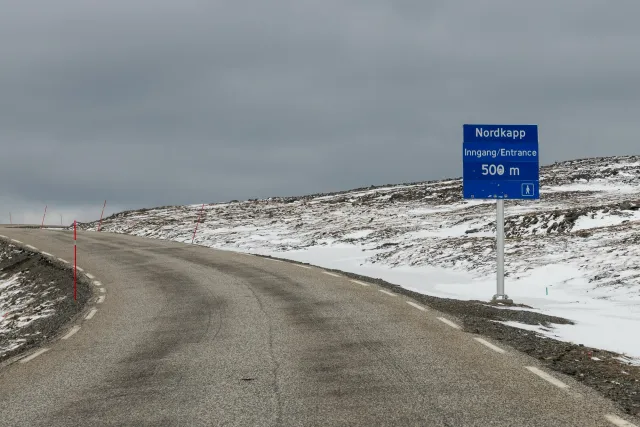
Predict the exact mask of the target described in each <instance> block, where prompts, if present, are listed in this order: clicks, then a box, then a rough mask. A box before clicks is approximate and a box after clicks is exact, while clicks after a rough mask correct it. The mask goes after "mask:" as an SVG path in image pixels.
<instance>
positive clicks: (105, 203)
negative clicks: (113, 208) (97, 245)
mask: <svg viewBox="0 0 640 427" xmlns="http://www.w3.org/2000/svg"><path fill="white" fill-rule="evenodd" d="M105 206H107V201H106V200H105V201H104V205H102V213H101V214H100V224H98V231H100V227H102V215H104V207H105Z"/></svg>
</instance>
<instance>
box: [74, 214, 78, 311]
mask: <svg viewBox="0 0 640 427" xmlns="http://www.w3.org/2000/svg"><path fill="white" fill-rule="evenodd" d="M76 234H77V233H76V220H75V219H74V220H73V300H74V301H77V299H78V298H77V284H76V283H77V281H78V251H77V249H78V248H77V246H76Z"/></svg>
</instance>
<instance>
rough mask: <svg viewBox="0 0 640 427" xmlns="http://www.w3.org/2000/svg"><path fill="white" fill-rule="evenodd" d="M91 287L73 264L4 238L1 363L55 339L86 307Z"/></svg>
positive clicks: (0, 282) (0, 267)
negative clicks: (75, 282)
mask: <svg viewBox="0 0 640 427" xmlns="http://www.w3.org/2000/svg"><path fill="white" fill-rule="evenodd" d="M89 296H90V287H89V286H88V284H87V283H86V282H84V281H82V280H81V281H80V282H79V285H78V293H77V297H78V299H77V301H74V300H73V272H72V271H71V269H70V268H69V267H68V266H66V265H63V264H62V263H59V262H58V261H54V260H52V259H50V258H46V257H44V256H42V255H40V254H38V253H35V252H32V251H29V250H27V249H24V248H22V247H20V246H18V245H15V244H13V243H10V242H8V241H5V240H2V239H0V363H2V362H3V361H6V360H8V359H10V358H12V357H13V356H16V355H19V354H20V353H22V352H24V351H26V350H28V349H30V348H32V347H35V346H37V345H40V344H42V343H44V342H47V341H49V340H51V339H52V338H53V337H55V336H56V334H57V333H58V332H59V330H60V328H61V327H63V326H64V325H65V324H66V323H67V322H69V321H71V320H72V319H74V318H75V316H77V315H78V313H80V312H81V311H82V309H83V308H84V304H85V302H86V301H87V300H88V298H89Z"/></svg>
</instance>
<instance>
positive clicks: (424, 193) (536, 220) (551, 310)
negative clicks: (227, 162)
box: [86, 156, 640, 357]
mask: <svg viewBox="0 0 640 427" xmlns="http://www.w3.org/2000/svg"><path fill="white" fill-rule="evenodd" d="M541 197H542V198H541V200H539V201H507V202H506V203H505V211H506V212H505V217H506V235H507V243H506V275H507V277H506V279H505V282H506V291H507V294H508V295H509V296H510V297H511V298H513V299H515V300H516V301H517V302H520V303H524V304H528V305H530V306H532V307H535V308H536V310H538V311H540V312H542V313H545V314H550V315H556V316H560V317H566V318H568V319H571V320H574V321H575V322H576V325H554V328H553V329H552V331H551V332H548V333H547V335H548V336H552V337H553V338H555V339H561V340H567V341H572V342H577V343H581V344H585V345H587V346H592V347H599V348H603V349H609V350H613V351H616V352H620V353H625V354H628V355H631V356H636V357H640V340H630V339H629V337H630V334H629V333H628V332H627V333H626V334H625V333H624V332H623V331H633V330H638V328H639V327H640V233H639V231H640V157H638V156H628V157H615V158H598V159H583V160H575V161H570V162H563V163H558V164H554V165H551V166H548V167H544V168H542V170H541ZM494 203H495V202H491V201H465V200H462V199H461V182H460V180H448V181H440V182H426V183H421V184H411V185H401V186H385V187H382V188H369V189H358V190H354V191H351V192H344V193H339V194H328V195H316V196H307V197H299V198H275V197H274V198H270V199H267V200H254V201H246V202H238V203H235V202H234V203H225V204H219V205H216V204H213V205H206V209H205V213H204V215H203V220H202V223H201V224H200V225H199V227H198V233H197V236H196V240H195V243H196V244H199V245H205V246H209V247H214V248H220V249H228V250H235V251H243V252H251V253H259V254H266V255H274V256H278V257H281V258H288V259H292V260H298V261H304V262H309V263H312V264H316V265H319V266H322V267H328V268H337V269H341V270H345V271H350V272H354V273H360V274H364V275H368V276H373V277H380V278H383V279H385V280H387V281H389V282H392V283H396V284H398V285H400V286H403V287H405V288H408V289H412V290H415V291H418V292H422V293H425V294H429V295H434V296H442V297H448V298H458V299H480V300H489V299H490V298H491V297H492V296H493V294H494V293H495V204H494ZM200 207H201V205H192V206H176V207H164V208H158V209H150V210H143V211H132V212H125V213H120V214H117V215H115V216H112V217H110V218H107V219H106V220H104V221H103V224H102V229H103V230H104V231H111V232H117V233H130V234H134V235H138V236H146V237H152V238H161V239H171V240H175V241H180V242H186V243H190V242H191V237H192V234H193V228H194V225H195V222H196V220H197V218H198V215H199V212H200ZM96 226H97V224H89V225H87V226H86V228H88V229H92V230H95V228H96ZM514 326H515V325H514Z"/></svg>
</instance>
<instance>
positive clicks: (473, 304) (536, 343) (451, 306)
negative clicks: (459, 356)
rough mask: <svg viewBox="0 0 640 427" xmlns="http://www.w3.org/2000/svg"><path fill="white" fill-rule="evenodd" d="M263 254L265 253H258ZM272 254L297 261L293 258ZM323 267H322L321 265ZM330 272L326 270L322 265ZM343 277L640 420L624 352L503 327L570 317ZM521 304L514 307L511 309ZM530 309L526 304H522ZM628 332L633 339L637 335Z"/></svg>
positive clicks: (634, 375) (636, 384)
mask: <svg viewBox="0 0 640 427" xmlns="http://www.w3.org/2000/svg"><path fill="white" fill-rule="evenodd" d="M257 256H261V255H257ZM264 258H274V259H279V260H281V261H285V262H292V263H295V264H303V265H309V264H305V263H297V262H295V261H291V260H287V259H283V258H276V257H269V256H264ZM323 269H324V268H323ZM324 270H327V269H324ZM328 271H334V272H335V273H339V274H341V275H343V276H345V277H349V278H352V279H356V280H362V281H366V282H369V283H374V284H377V285H379V286H381V287H384V288H387V289H389V290H391V291H393V292H396V293H398V294H402V295H405V296H408V297H410V298H412V299H414V300H416V301H418V302H420V303H422V304H424V305H426V306H428V307H431V308H433V309H435V310H438V311H440V312H442V313H445V314H449V315H451V316H453V317H455V318H457V319H458V320H459V323H460V325H462V327H463V330H465V331H466V332H470V333H473V334H478V335H482V336H486V337H489V338H491V339H493V340H495V341H496V342H498V343H503V344H504V345H507V346H509V347H512V348H514V349H515V350H517V351H520V352H522V353H525V354H527V355H529V356H531V357H535V358H536V359H538V360H539V361H540V363H542V364H543V365H544V366H546V367H547V368H549V369H552V370H554V371H557V372H560V373H562V374H565V375H569V376H571V377H572V378H574V379H576V380H577V381H579V382H581V383H583V384H585V385H587V386H589V387H591V388H593V389H595V390H596V391H597V392H599V393H600V394H601V395H603V396H605V397H606V398H608V399H610V400H612V401H613V402H614V403H616V404H617V405H618V406H619V407H620V408H621V410H623V411H624V412H625V413H627V414H629V415H632V416H635V417H638V420H639V421H640V366H633V365H630V364H628V363H625V362H624V359H625V358H624V356H622V355H620V354H617V353H613V352H609V351H604V350H599V349H596V348H590V347H585V346H583V345H581V344H580V345H576V344H571V343H567V342H563V341H557V340H554V339H551V338H548V337H544V336H541V335H539V334H537V333H535V332H532V331H527V330H524V329H519V328H514V327H511V326H507V325H504V324H502V323H498V322H502V321H516V322H520V323H525V324H529V325H535V326H538V325H542V326H548V325H549V324H551V323H556V324H572V322H571V321H570V320H567V319H563V318H560V317H554V316H547V315H544V314H540V313H536V312H532V311H526V310H515V309H514V310H506V309H504V308H499V307H492V306H491V303H490V302H485V301H461V300H455V299H448V298H438V297H432V296H428V295H424V294H420V293H417V292H413V291H410V290H407V289H404V288H402V287H400V286H398V285H394V284H392V283H389V282H387V281H384V280H382V279H378V278H373V277H367V276H362V275H359V274H354V273H349V272H346V271H340V270H328ZM515 307H518V305H514V306H513V308H515ZM520 307H522V308H527V307H526V306H520ZM633 334H634V332H633V331H630V339H634V337H633Z"/></svg>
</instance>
